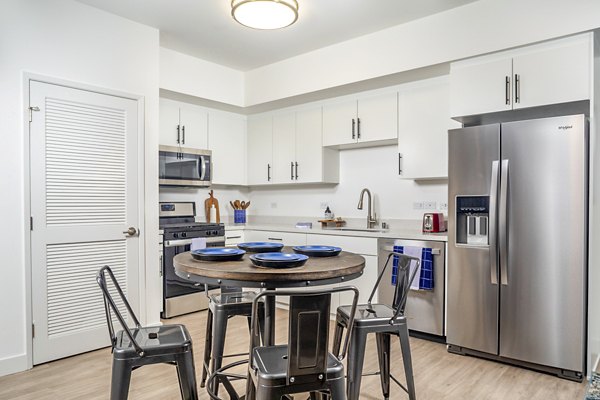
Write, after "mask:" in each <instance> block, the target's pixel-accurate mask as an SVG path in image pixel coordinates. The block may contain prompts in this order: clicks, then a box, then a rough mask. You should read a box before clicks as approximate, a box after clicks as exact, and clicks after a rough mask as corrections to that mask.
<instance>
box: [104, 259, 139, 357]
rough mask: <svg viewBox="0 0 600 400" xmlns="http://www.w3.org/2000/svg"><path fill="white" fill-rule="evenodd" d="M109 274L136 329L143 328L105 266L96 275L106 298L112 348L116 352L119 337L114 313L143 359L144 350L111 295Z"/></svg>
mask: <svg viewBox="0 0 600 400" xmlns="http://www.w3.org/2000/svg"><path fill="white" fill-rule="evenodd" d="M107 274H108V276H109V278H110V281H111V283H112V285H113V286H114V288H115V289H116V291H117V294H118V295H119V297H120V299H121V300H122V301H123V304H124V305H125V308H126V309H127V312H128V313H129V316H130V317H131V319H132V320H133V323H134V324H135V328H136V329H139V328H141V325H140V321H138V319H137V317H136V316H135V313H134V312H133V309H132V308H131V306H130V305H129V302H128V301H127V298H126V297H125V295H124V294H123V290H122V289H121V286H119V283H118V282H117V280H116V279H115V275H114V274H113V272H112V270H111V269H110V267H109V266H108V265H105V266H104V267H102V268H100V271H98V274H97V275H96V282H98V286H100V289H102V295H103V297H104V311H105V313H106V324H107V325H108V334H109V335H110V343H111V347H112V349H113V350H114V348H115V346H116V344H117V335H116V334H115V329H114V326H113V321H112V313H113V312H114V314H115V316H116V317H117V320H118V321H119V324H120V325H121V327H122V328H123V330H124V331H125V333H126V334H127V336H128V337H129V340H130V341H131V343H132V345H133V347H134V349H135V351H136V352H137V353H138V354H139V355H140V356H141V357H143V356H144V350H143V349H142V347H141V346H140V345H139V343H138V342H137V341H136V340H135V337H134V336H133V333H132V332H131V329H129V326H127V322H126V321H125V318H124V317H123V315H122V314H121V312H120V311H119V308H118V307H117V304H116V303H115V301H114V299H113V298H112V296H111V294H110V291H109V288H108V285H107V280H106V275H107Z"/></svg>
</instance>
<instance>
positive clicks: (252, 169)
mask: <svg viewBox="0 0 600 400" xmlns="http://www.w3.org/2000/svg"><path fill="white" fill-rule="evenodd" d="M247 159H248V163H247V165H248V184H249V185H264V184H267V183H271V181H272V179H273V117H272V116H271V115H266V116H259V117H250V118H248V158H247Z"/></svg>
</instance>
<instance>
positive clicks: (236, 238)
mask: <svg viewBox="0 0 600 400" xmlns="http://www.w3.org/2000/svg"><path fill="white" fill-rule="evenodd" d="M239 243H244V231H243V230H241V229H232V230H225V246H235V245H236V244H239Z"/></svg>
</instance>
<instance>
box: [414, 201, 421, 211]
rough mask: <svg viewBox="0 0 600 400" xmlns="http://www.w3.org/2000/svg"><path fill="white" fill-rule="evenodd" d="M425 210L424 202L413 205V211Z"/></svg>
mask: <svg viewBox="0 0 600 400" xmlns="http://www.w3.org/2000/svg"><path fill="white" fill-rule="evenodd" d="M422 209H423V202H422V201H415V202H414V203H413V210H422Z"/></svg>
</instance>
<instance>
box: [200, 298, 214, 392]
mask: <svg viewBox="0 0 600 400" xmlns="http://www.w3.org/2000/svg"><path fill="white" fill-rule="evenodd" d="M212 325H213V314H212V311H210V309H208V314H207V316H206V336H205V338H204V362H203V364H202V380H201V381H200V387H202V388H203V387H204V386H205V385H206V378H207V377H208V370H209V368H210V356H211V352H212Z"/></svg>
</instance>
